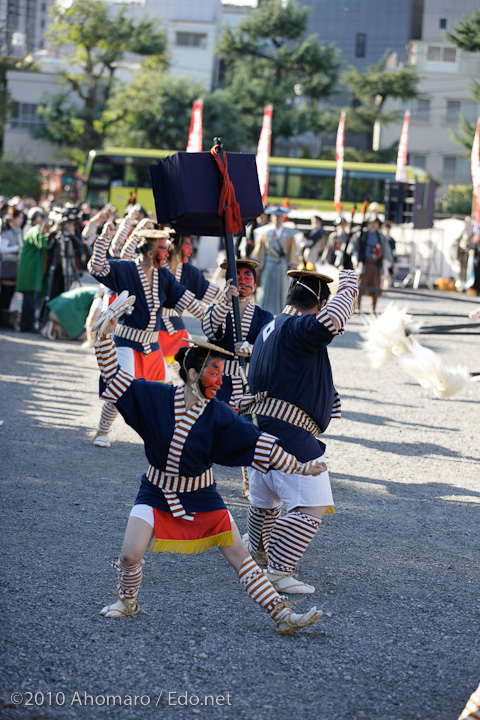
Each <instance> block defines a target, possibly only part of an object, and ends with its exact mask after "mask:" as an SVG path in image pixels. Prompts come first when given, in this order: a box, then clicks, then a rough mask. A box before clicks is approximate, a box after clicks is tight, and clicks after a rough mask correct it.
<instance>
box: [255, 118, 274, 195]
mask: <svg viewBox="0 0 480 720" xmlns="http://www.w3.org/2000/svg"><path fill="white" fill-rule="evenodd" d="M272 116H273V106H272V105H266V106H265V109H264V111H263V123H262V131H261V133H260V139H259V141H258V147H257V172H258V182H259V184H260V192H261V194H262V200H263V202H265V199H266V197H267V193H268V159H269V157H270V140H271V136H272Z"/></svg>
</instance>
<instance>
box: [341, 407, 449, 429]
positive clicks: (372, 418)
mask: <svg viewBox="0 0 480 720" xmlns="http://www.w3.org/2000/svg"><path fill="white" fill-rule="evenodd" d="M389 404H391V403H389ZM403 407H405V405H404V406H403ZM342 420H351V421H352V422H359V423H363V424H368V425H387V426H390V427H396V426H397V425H406V426H407V427H413V428H428V429H429V430H441V431H442V432H458V431H459V429H458V428H447V427H445V426H444V425H441V426H439V425H424V424H423V423H418V422H408V421H404V420H396V419H394V418H391V417H386V416H385V415H370V414H368V413H362V412H351V411H347V412H344V411H343V410H342Z"/></svg>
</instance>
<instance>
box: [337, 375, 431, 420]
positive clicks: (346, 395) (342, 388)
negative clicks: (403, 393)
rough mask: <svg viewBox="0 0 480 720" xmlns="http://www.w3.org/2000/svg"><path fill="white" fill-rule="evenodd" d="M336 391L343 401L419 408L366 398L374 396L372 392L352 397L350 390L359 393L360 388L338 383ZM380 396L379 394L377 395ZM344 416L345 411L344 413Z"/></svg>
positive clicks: (367, 391) (368, 391)
mask: <svg viewBox="0 0 480 720" xmlns="http://www.w3.org/2000/svg"><path fill="white" fill-rule="evenodd" d="M336 389H337V391H338V392H339V393H340V397H341V398H342V401H344V400H346V399H348V400H360V402H370V403H375V405H388V407H402V408H418V405H407V403H404V402H401V403H396V402H392V401H391V400H379V399H378V397H366V395H367V394H368V395H372V394H373V391H372V390H365V395H363V396H362V395H352V394H351V393H350V392H348V390H349V389H350V390H356V391H358V390H359V389H360V388H347V387H345V386H344V385H340V384H338V383H336ZM376 394H377V395H378V393H376ZM342 416H343V411H342Z"/></svg>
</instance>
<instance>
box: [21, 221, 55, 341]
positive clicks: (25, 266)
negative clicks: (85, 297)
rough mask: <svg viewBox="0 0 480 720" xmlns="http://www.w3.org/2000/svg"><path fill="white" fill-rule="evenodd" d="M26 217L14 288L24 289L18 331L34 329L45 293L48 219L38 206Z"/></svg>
mask: <svg viewBox="0 0 480 720" xmlns="http://www.w3.org/2000/svg"><path fill="white" fill-rule="evenodd" d="M28 221H29V225H30V227H29V229H28V230H27V232H26V233H25V236H24V238H23V247H22V253H21V255H20V262H19V264H18V275H17V286H16V290H17V291H18V292H21V293H23V302H22V315H21V319H20V331H21V332H36V330H37V326H36V317H37V310H38V306H39V299H40V298H41V297H44V296H45V293H46V284H45V279H46V273H45V267H46V263H47V249H48V246H49V242H50V238H49V234H50V229H51V221H50V220H49V218H48V217H47V214H46V213H45V211H44V210H42V208H40V207H34V208H32V209H31V210H30V211H29V213H28Z"/></svg>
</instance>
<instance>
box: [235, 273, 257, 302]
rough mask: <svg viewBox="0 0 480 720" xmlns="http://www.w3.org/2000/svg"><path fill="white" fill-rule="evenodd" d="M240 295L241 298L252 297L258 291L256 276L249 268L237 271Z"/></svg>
mask: <svg viewBox="0 0 480 720" xmlns="http://www.w3.org/2000/svg"><path fill="white" fill-rule="evenodd" d="M237 283H238V293H239V295H240V297H241V298H246V297H249V296H250V295H252V294H253V293H254V292H255V290H256V287H257V286H256V284H255V276H254V274H253V272H252V271H251V269H250V268H249V267H240V268H238V270H237Z"/></svg>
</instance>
